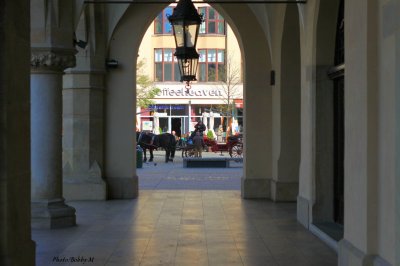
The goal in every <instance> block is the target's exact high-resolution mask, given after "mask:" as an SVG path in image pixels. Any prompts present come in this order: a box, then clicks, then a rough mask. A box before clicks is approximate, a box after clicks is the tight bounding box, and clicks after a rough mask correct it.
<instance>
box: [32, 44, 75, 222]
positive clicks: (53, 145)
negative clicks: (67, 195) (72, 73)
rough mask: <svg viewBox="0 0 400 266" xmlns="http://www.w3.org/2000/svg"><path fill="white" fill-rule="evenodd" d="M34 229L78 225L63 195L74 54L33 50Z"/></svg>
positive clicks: (64, 51) (73, 212)
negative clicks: (68, 77)
mask: <svg viewBox="0 0 400 266" xmlns="http://www.w3.org/2000/svg"><path fill="white" fill-rule="evenodd" d="M31 52H32V55H31V168H32V187H31V191H32V195H31V202H32V227H34V228H60V227H68V226H73V225H75V223H76V222H75V209H74V208H72V207H70V206H68V205H66V204H65V203H64V198H63V195H62V165H61V163H62V144H61V138H62V75H63V70H64V69H65V68H68V67H71V66H74V64H75V56H74V51H71V50H62V49H39V48H36V49H35V48H32V51H31Z"/></svg>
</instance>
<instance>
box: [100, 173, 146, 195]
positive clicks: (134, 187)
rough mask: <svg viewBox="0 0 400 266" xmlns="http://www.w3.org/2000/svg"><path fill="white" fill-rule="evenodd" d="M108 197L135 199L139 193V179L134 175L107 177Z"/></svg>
mask: <svg viewBox="0 0 400 266" xmlns="http://www.w3.org/2000/svg"><path fill="white" fill-rule="evenodd" d="M107 185H108V198H109V199H135V198H137V197H138V195H139V179H138V177H137V176H134V177H109V178H107Z"/></svg>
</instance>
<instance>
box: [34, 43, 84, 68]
mask: <svg viewBox="0 0 400 266" xmlns="http://www.w3.org/2000/svg"><path fill="white" fill-rule="evenodd" d="M76 52H77V51H76V50H75V49H62V48H56V49H55V48H34V47H32V48H31V68H32V69H33V70H39V69H47V70H53V71H63V70H64V69H66V68H70V67H74V66H75V64H76V58H75V54H76Z"/></svg>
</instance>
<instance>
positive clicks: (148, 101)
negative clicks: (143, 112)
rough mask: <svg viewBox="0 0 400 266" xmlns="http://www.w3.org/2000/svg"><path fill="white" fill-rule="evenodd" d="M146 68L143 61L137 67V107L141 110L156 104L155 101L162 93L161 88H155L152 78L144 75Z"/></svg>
mask: <svg viewBox="0 0 400 266" xmlns="http://www.w3.org/2000/svg"><path fill="white" fill-rule="evenodd" d="M144 66H145V62H144V61H143V60H141V61H139V62H138V64H137V66H136V106H137V107H141V108H147V107H148V106H149V105H152V104H155V102H154V100H153V99H154V98H155V97H156V96H157V94H159V93H160V92H161V90H160V89H159V88H157V87H156V86H154V82H153V81H152V80H151V79H150V77H149V76H147V75H145V74H144V73H143V68H144Z"/></svg>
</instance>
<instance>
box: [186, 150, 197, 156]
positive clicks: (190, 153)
mask: <svg viewBox="0 0 400 266" xmlns="http://www.w3.org/2000/svg"><path fill="white" fill-rule="evenodd" d="M194 154H195V151H194V149H190V150H188V151H187V156H186V157H194Z"/></svg>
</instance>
